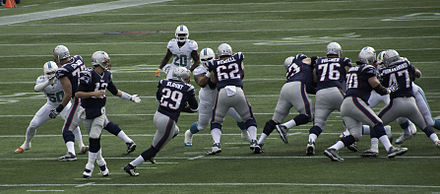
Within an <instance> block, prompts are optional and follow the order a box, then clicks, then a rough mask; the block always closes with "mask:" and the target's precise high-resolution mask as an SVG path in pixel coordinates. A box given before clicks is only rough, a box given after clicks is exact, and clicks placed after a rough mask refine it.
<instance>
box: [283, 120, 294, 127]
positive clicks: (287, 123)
mask: <svg viewBox="0 0 440 194" xmlns="http://www.w3.org/2000/svg"><path fill="white" fill-rule="evenodd" d="M283 125H284V126H286V127H287V129H290V128H292V127H295V126H296V122H295V120H293V119H292V120H290V121H287V122H285V123H283Z"/></svg>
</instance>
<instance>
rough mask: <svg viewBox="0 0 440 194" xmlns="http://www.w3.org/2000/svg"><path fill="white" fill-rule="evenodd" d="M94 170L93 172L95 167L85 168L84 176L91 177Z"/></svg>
mask: <svg viewBox="0 0 440 194" xmlns="http://www.w3.org/2000/svg"><path fill="white" fill-rule="evenodd" d="M92 172H93V169H91V170H90V169H87V168H86V169H84V172H83V178H90V177H92Z"/></svg>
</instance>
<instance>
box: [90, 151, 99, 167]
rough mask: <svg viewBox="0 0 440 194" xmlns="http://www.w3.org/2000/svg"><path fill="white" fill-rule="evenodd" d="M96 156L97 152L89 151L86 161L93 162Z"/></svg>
mask: <svg viewBox="0 0 440 194" xmlns="http://www.w3.org/2000/svg"><path fill="white" fill-rule="evenodd" d="M96 158H98V152H96V153H95V152H90V151H89V160H88V163H90V164H95V161H96Z"/></svg>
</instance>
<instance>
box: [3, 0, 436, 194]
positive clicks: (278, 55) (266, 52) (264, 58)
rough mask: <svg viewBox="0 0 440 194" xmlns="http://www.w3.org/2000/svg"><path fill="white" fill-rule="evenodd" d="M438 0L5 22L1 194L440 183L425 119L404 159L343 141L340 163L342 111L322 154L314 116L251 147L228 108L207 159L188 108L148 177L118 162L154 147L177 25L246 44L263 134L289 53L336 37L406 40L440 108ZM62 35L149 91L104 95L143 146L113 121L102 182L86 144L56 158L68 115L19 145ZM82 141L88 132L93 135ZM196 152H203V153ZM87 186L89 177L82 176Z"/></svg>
mask: <svg viewBox="0 0 440 194" xmlns="http://www.w3.org/2000/svg"><path fill="white" fill-rule="evenodd" d="M103 2H111V0H99V1H93V2H92V1H79V0H67V1H60V0H35V1H22V3H21V4H19V5H18V7H19V8H18V9H0V17H2V16H12V15H20V14H26V13H35V12H41V11H49V10H54V9H61V8H65V7H72V6H82V5H87V4H91V3H103ZM36 4H38V5H36ZM29 5H36V6H29ZM439 7H440V2H438V1H434V0H422V1H409V0H403V1H387V0H386V1H364V0H355V1H300V2H295V1H287V0H286V1H285V0H280V1H275V2H273V1H263V0H254V1H246V0H234V1H233V0H230V1H218V0H212V1H202V0H176V1H170V2H165V3H158V4H151V5H143V6H136V7H129V8H121V9H115V10H109V11H103V12H94V13H89V14H82V15H73V16H68V17H59V18H53V19H47V20H38V21H33V22H27V23H20V24H14V25H8V26H0V32H1V33H0V123H1V125H0V147H1V148H2V149H0V161H1V167H0V170H1V173H0V193H24V192H26V191H27V190H64V192H66V193H78V192H83V193H92V192H94V193H96V192H100V193H122V192H124V193H144V192H149V193H437V192H440V184H439V183H438V181H437V177H438V176H437V172H436V170H437V169H439V168H440V164H439V163H438V159H439V151H438V150H437V149H436V148H435V147H434V146H433V144H432V142H431V141H430V140H428V138H426V136H425V135H424V134H423V132H422V131H420V130H419V132H418V135H416V136H415V137H414V138H412V139H411V140H409V141H407V142H405V144H404V146H406V147H408V148H409V151H408V153H407V154H406V155H405V156H403V157H401V158H395V159H392V160H389V159H385V158H384V156H385V150H384V149H383V148H381V150H380V152H381V157H380V158H376V159H363V158H360V157H359V154H358V153H351V152H349V151H348V150H346V149H343V150H341V151H340V154H341V156H342V157H344V158H345V161H344V162H342V163H335V162H330V160H329V159H328V158H326V157H325V156H324V155H322V151H323V150H324V149H325V148H327V147H328V146H330V145H332V144H333V143H334V142H335V141H336V140H337V138H338V134H339V133H340V132H341V131H342V122H341V118H340V116H339V113H338V112H336V113H333V114H331V116H330V117H329V121H328V122H327V126H326V128H325V130H324V133H323V134H322V135H321V136H320V137H319V139H318V141H317V145H316V149H317V153H316V156H313V157H305V147H306V143H307V135H308V131H307V130H308V129H309V128H310V127H311V126H312V124H311V123H309V124H307V125H304V126H299V127H295V128H294V129H293V130H291V133H292V134H291V135H290V136H289V144H283V143H282V141H280V139H279V137H278V134H277V133H276V132H274V133H273V134H272V135H271V136H270V137H269V139H267V141H266V144H265V146H264V150H265V153H263V154H261V155H254V154H252V153H251V152H250V150H249V146H248V144H246V142H244V141H242V140H241V138H240V135H239V130H238V128H237V127H236V125H235V122H234V121H232V119H231V118H228V119H226V121H225V123H224V128H223V133H224V135H223V136H222V149H223V152H222V153H220V154H219V155H217V156H204V155H205V152H206V151H207V150H208V148H209V147H210V146H211V144H212V139H211V137H210V135H209V130H208V129H207V130H204V131H202V132H200V133H199V134H198V135H196V136H195V137H194V142H193V144H194V145H193V146H192V147H184V146H183V133H184V131H185V130H187V129H188V127H189V126H190V125H191V123H192V122H194V121H196V119H197V114H186V113H185V114H182V115H181V117H180V119H179V123H178V126H179V127H180V135H179V136H177V137H176V138H175V139H173V140H172V141H171V142H169V143H168V144H167V145H166V146H165V147H164V148H163V150H161V151H160V152H159V153H158V155H157V157H156V160H157V161H158V162H159V163H158V164H156V165H151V164H147V163H146V164H143V165H141V166H139V167H140V168H139V169H138V171H139V172H140V173H141V174H140V176H139V177H129V176H128V175H127V174H125V173H124V172H123V170H122V168H123V167H124V166H125V165H126V164H127V163H128V162H130V161H131V160H132V159H134V158H135V157H137V156H138V155H139V154H140V153H142V151H143V150H144V149H147V148H148V147H149V146H150V145H151V142H152V135H153V134H154V132H155V130H156V129H155V128H154V125H153V122H152V119H153V116H152V115H153V114H154V112H155V111H156V108H157V102H156V100H155V99H154V95H155V92H156V82H157V81H159V80H160V79H163V78H165V76H164V75H162V76H161V77H160V78H156V77H154V73H153V72H154V71H155V69H156V68H157V67H158V66H159V63H160V61H161V60H162V58H163V56H164V55H165V51H166V45H167V42H168V41H169V40H170V39H171V38H173V37H174V29H175V27H176V26H177V25H179V24H186V25H187V26H188V28H189V30H190V39H193V40H196V41H197V42H198V44H199V50H200V49H202V48H204V47H211V48H213V49H215V48H216V47H217V45H219V44H220V43H222V42H228V43H230V44H231V46H232V48H233V50H234V51H235V52H237V51H241V52H243V53H244V55H245V65H246V77H245V80H244V84H245V87H244V88H245V92H246V95H247V96H248V98H249V102H250V103H251V104H252V109H253V111H254V113H255V116H256V119H257V123H258V134H261V132H262V129H263V127H264V124H265V122H266V121H267V120H268V119H270V118H271V117H272V113H273V110H274V108H275V105H276V103H277V99H278V94H279V90H280V88H281V86H282V85H283V83H284V75H285V72H284V68H283V66H282V65H281V64H282V63H283V61H284V59H285V58H286V57H288V56H291V55H296V54H297V53H299V52H303V53H305V54H306V55H309V56H313V55H324V54H325V46H326V44H327V43H328V42H330V41H337V42H339V43H340V44H341V45H342V47H343V54H344V56H346V57H349V58H351V59H352V61H355V60H356V57H357V53H358V51H359V50H360V49H361V48H362V47H364V46H367V45H368V46H372V47H374V48H375V49H376V51H377V52H378V51H380V50H383V49H388V48H395V49H397V51H399V53H400V54H401V55H402V56H405V57H408V58H409V59H410V61H411V62H412V63H413V64H414V65H415V66H416V67H418V68H419V69H421V71H422V72H423V78H422V79H419V80H417V81H416V82H417V84H419V85H420V86H421V87H422V88H423V89H424V90H425V93H426V97H427V99H428V102H429V103H430V106H431V110H432V113H433V116H438V115H439V109H440V102H439V100H438V99H439V96H440V95H439V94H440V88H439V87H438V83H439V81H440V77H439V73H440V70H439V69H438V65H440V62H439V60H438V55H439V50H440V47H439V46H438V45H439V44H440V36H438V31H439V28H440V17H439V16H438V13H437V15H434V14H433V13H436V12H438V10H439ZM416 13H424V14H418V15H417V14H416ZM410 14H413V15H410ZM383 19H396V20H392V21H383ZM115 32H142V33H137V34H133V33H119V34H117V33H115ZM58 44H65V45H66V46H67V47H68V48H69V49H70V51H71V54H80V55H82V56H83V58H84V60H85V62H86V64H87V66H88V67H90V65H89V64H90V55H91V54H92V53H93V52H94V51H96V50H105V51H107V52H108V53H109V54H110V57H111V59H112V64H113V70H114V74H113V75H114V81H115V83H116V85H117V86H118V88H119V89H121V90H124V91H126V92H128V93H137V94H139V95H140V96H141V97H142V103H141V104H134V103H130V102H128V101H124V100H122V99H119V98H115V97H110V98H109V99H108V101H107V112H108V113H109V119H110V120H112V121H113V122H115V123H117V124H119V125H120V126H121V128H123V129H124V131H125V132H126V133H127V134H128V135H129V136H130V137H132V139H133V140H135V141H136V143H137V145H138V147H137V150H136V151H135V152H134V153H132V154H130V155H128V156H127V155H124V154H123V153H124V151H125V144H124V143H123V142H122V141H121V140H120V139H118V138H116V137H114V136H112V135H110V134H109V133H108V132H103V137H102V148H103V155H104V157H105V158H106V160H107V163H108V165H109V169H110V172H111V176H110V177H109V179H99V178H101V177H100V175H99V174H96V173H97V171H98V170H97V169H95V173H94V174H93V177H94V178H92V179H90V180H83V179H82V178H81V177H82V171H83V169H84V166H85V164H86V162H87V156H86V155H79V160H78V161H76V162H68V163H63V162H58V161H56V159H57V157H59V156H61V155H62V154H64V153H65V151H66V147H65V145H64V141H63V139H62V137H61V132H60V131H61V127H62V125H63V121H62V120H61V119H60V118H57V119H55V120H50V121H48V122H47V123H46V124H44V125H43V126H41V127H40V128H39V129H38V131H37V135H36V136H35V137H34V139H33V141H32V143H33V144H32V149H31V150H29V151H26V152H25V153H23V154H15V153H14V150H15V149H16V148H17V147H18V146H20V145H21V143H22V141H23V140H24V133H25V130H26V127H27V125H28V123H29V122H30V120H31V119H32V116H33V114H34V113H35V112H36V111H37V110H38V109H39V107H41V106H42V105H43V104H44V103H45V98H44V97H43V96H42V95H41V94H39V93H34V92H33V86H34V82H35V79H36V78H37V77H38V76H39V75H41V74H42V68H41V67H42V65H43V63H44V62H46V61H48V60H51V54H52V49H53V48H54V47H55V46H56V45H58ZM139 71H140V72H139ZM192 83H194V81H192ZM196 88H197V90H198V89H199V87H196ZM262 95H264V96H262ZM312 99H314V97H313V96H312ZM375 110H376V111H379V110H380V108H376V109H375ZM291 113H292V114H291V115H290V116H289V118H292V117H293V116H295V115H296V114H297V113H296V111H295V110H293V109H292V111H291ZM391 125H392V127H393V135H394V137H395V138H397V137H398V135H399V134H400V133H401V130H400V129H399V127H398V125H397V124H396V123H395V122H393V123H391ZM436 132H437V131H436ZM83 133H85V131H84V130H83ZM84 140H85V141H86V142H88V140H87V137H86V136H85V138H84ZM368 145H369V137H368V136H366V137H364V138H363V139H362V140H361V142H359V144H358V146H359V147H360V148H361V149H362V150H363V149H367V148H368ZM198 156H204V157H201V158H194V157H198ZM87 183H88V184H91V185H83V184H87ZM20 184H25V185H20ZM31 184H36V185H31ZM166 184H168V185H166Z"/></svg>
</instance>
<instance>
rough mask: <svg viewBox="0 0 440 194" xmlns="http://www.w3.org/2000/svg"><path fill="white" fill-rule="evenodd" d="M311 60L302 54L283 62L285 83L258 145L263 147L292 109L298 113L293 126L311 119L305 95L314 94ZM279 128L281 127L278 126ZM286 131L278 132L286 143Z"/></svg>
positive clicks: (310, 107) (309, 102)
mask: <svg viewBox="0 0 440 194" xmlns="http://www.w3.org/2000/svg"><path fill="white" fill-rule="evenodd" d="M311 62H312V60H311V59H310V58H308V57H307V56H306V55H304V54H297V55H296V56H295V57H287V58H286V59H285V61H284V67H285V68H286V71H287V72H286V79H287V80H286V83H285V84H284V85H283V87H282V88H281V91H280V97H279V99H278V103H277V105H276V107H275V111H274V114H273V116H272V119H270V120H268V121H267V122H266V125H265V126H264V129H263V133H261V135H260V139H258V144H259V145H260V147H263V145H264V140H265V139H266V138H267V136H269V135H270V134H271V133H272V131H273V130H274V129H275V128H276V126H277V125H278V124H279V123H280V122H281V121H283V119H284V118H285V117H286V116H287V115H288V114H289V110H290V109H291V108H292V107H294V108H295V109H296V110H297V111H298V112H299V115H297V116H296V117H295V118H294V119H293V121H294V122H295V126H298V125H302V124H306V123H308V122H310V121H311V120H312V118H313V114H312V101H311V100H310V99H309V97H308V95H307V93H314V88H313V86H312V84H313V83H312V82H313V80H312V79H313V75H312V69H313V67H312V64H311ZM279 126H281V125H279ZM287 129H288V128H286V130H278V129H277V131H278V132H281V133H280V135H281V139H282V140H283V142H285V143H287V142H288V141H287V134H286V133H287Z"/></svg>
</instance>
